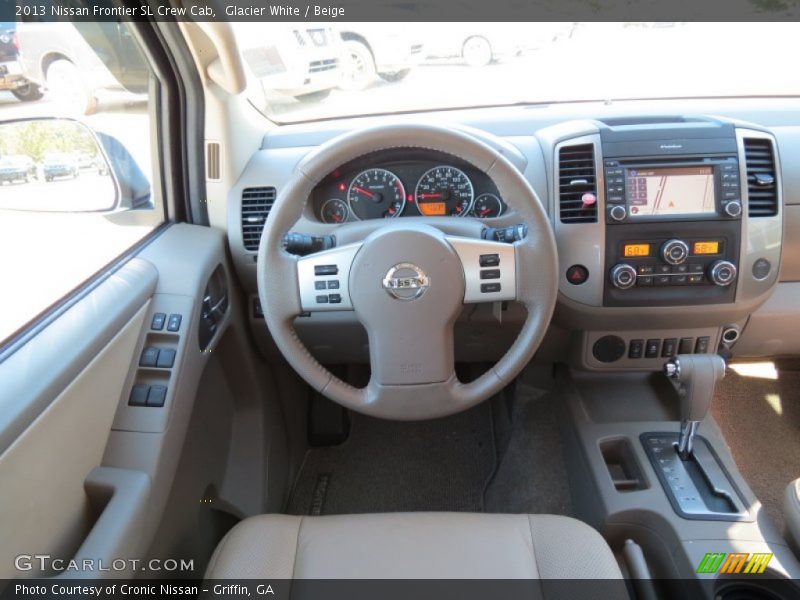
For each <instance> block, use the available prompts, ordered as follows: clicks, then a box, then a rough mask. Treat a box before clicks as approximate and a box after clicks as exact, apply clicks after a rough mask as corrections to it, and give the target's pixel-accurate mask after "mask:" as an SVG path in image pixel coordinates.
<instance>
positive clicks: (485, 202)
mask: <svg viewBox="0 0 800 600" xmlns="http://www.w3.org/2000/svg"><path fill="white" fill-rule="evenodd" d="M501 214H503V202H502V201H501V200H500V198H498V197H497V196H495V195H494V194H481V195H480V196H478V197H477V198H475V204H474V205H473V207H472V216H473V217H478V218H479V219H490V218H492V217H499V216H500V215H501Z"/></svg>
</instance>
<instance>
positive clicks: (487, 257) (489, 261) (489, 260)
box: [478, 254, 500, 267]
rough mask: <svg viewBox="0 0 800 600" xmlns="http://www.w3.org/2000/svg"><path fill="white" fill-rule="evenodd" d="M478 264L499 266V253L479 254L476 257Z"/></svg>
mask: <svg viewBox="0 0 800 600" xmlns="http://www.w3.org/2000/svg"><path fill="white" fill-rule="evenodd" d="M478 264H479V265H480V266H481V267H498V266H500V255H499V254H481V255H480V257H479V258H478Z"/></svg>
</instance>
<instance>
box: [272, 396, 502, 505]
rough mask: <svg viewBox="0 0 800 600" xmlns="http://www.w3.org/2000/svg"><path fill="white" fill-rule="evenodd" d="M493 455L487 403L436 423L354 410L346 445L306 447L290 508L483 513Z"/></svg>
mask: <svg viewBox="0 0 800 600" xmlns="http://www.w3.org/2000/svg"><path fill="white" fill-rule="evenodd" d="M495 456H496V454H495V447H494V439H493V430H492V412H491V406H490V403H489V402H484V403H482V404H480V405H478V406H476V407H475V408H472V409H470V410H468V411H465V412H463V413H459V414H457V415H454V416H452V417H446V418H443V419H436V420H433V421H419V422H398V421H384V420H380V419H373V418H370V417H365V416H363V415H358V414H354V415H353V419H352V426H351V430H350V436H349V438H348V439H347V441H346V442H344V443H343V444H341V445H339V446H329V447H324V448H313V449H311V450H309V452H308V454H307V455H306V458H305V461H304V463H303V466H302V468H301V469H300V473H299V475H298V477H297V481H296V482H295V486H294V489H293V491H292V494H291V497H290V499H289V504H288V506H287V510H286V512H288V513H289V514H296V515H308V514H352V513H374V512H395V511H469V512H478V511H482V510H483V492H484V488H485V487H486V483H487V481H488V480H489V478H490V477H491V475H492V473H493V471H494V468H495V460H496V458H495Z"/></svg>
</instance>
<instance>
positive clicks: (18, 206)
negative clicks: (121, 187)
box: [0, 171, 115, 212]
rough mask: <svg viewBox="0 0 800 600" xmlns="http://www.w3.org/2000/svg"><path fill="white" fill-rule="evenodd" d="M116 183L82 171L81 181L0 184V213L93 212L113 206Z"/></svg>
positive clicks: (106, 177) (41, 180)
mask: <svg viewBox="0 0 800 600" xmlns="http://www.w3.org/2000/svg"><path fill="white" fill-rule="evenodd" d="M114 195H115V190H114V182H113V181H112V179H111V177H110V176H109V175H98V173H97V171H94V172H90V171H81V172H80V174H79V175H78V177H75V178H66V177H59V178H58V179H55V180H53V181H44V180H43V179H42V178H41V177H40V178H39V179H36V180H34V181H31V182H30V183H4V184H0V210H3V209H7V210H41V211H55V212H63V211H94V210H107V209H109V208H111V207H112V206H113V204H114Z"/></svg>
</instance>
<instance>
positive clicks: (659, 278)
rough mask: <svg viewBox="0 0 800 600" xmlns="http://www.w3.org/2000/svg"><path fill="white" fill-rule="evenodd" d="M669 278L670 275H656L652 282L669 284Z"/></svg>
mask: <svg viewBox="0 0 800 600" xmlns="http://www.w3.org/2000/svg"><path fill="white" fill-rule="evenodd" d="M671 279H672V277H670V276H669V275H656V277H655V279H654V280H653V282H654V283H655V284H656V285H669V284H670V280H671Z"/></svg>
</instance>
